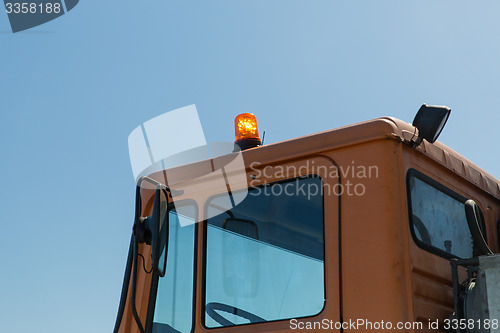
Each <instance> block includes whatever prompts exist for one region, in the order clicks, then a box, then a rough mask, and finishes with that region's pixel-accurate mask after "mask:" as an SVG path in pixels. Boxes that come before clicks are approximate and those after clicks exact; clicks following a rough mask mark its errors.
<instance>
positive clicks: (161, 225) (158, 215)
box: [148, 186, 168, 277]
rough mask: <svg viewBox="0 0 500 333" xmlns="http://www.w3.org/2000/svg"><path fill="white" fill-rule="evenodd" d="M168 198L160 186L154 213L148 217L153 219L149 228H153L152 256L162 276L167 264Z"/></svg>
mask: <svg viewBox="0 0 500 333" xmlns="http://www.w3.org/2000/svg"><path fill="white" fill-rule="evenodd" d="M167 206H168V200H167V195H166V192H165V190H162V189H160V188H159V186H158V187H157V189H156V192H155V201H154V204H153V213H152V214H151V216H150V217H148V219H151V223H150V225H149V228H150V230H151V251H152V254H151V257H152V259H153V268H154V269H155V270H156V272H157V273H158V274H159V275H160V276H161V277H163V276H165V268H166V266H167V256H166V244H167V237H168V214H166V212H167Z"/></svg>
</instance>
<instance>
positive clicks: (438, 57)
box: [0, 0, 500, 333]
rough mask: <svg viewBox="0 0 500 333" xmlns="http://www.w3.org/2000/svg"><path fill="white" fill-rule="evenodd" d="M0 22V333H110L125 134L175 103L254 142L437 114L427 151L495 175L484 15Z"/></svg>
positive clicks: (122, 223)
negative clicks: (246, 130)
mask: <svg viewBox="0 0 500 333" xmlns="http://www.w3.org/2000/svg"><path fill="white" fill-rule="evenodd" d="M1 8H2V11H0V123H1V124H2V130H1V131H0V153H1V155H0V156H1V161H2V163H1V166H0V171H1V176H2V181H3V183H2V188H1V191H0V209H1V217H0V221H1V226H2V232H1V235H2V237H1V238H2V240H1V241H0V263H1V271H0V318H1V322H0V331H2V332H52V333H54V332H56V333H57V332H62V333H67V332H74V333H76V332H85V333H87V332H111V331H112V327H113V324H114V321H115V316H116V312H117V307H118V300H119V296H120V290H121V283H122V278H123V271H124V268H125V260H126V254H127V250H128V242H129V237H130V232H131V227H132V218H133V207H134V186H135V183H134V179H133V176H132V171H131V168H130V164H129V158H128V149H127V137H128V135H129V133H130V132H131V131H132V130H133V129H134V128H135V127H136V126H138V125H139V124H141V123H143V122H144V121H146V120H148V119H151V118H153V117H154V116H157V115H159V114H162V113H164V112H166V111H169V110H172V109H175V108H178V107H182V106H186V105H190V104H196V106H197V109H198V112H199V114H200V118H201V121H202V124H203V126H204V130H205V135H206V138H207V141H211V142H215V141H230V140H232V139H233V119H234V116H235V115H236V114H238V113H241V112H253V113H255V114H256V115H257V117H258V120H259V125H260V129H261V131H263V130H265V131H266V142H268V143H270V142H276V141H281V140H284V139H289V138H293V137H297V136H301V135H306V134H310V133H314V132H317V131H322V130H327V129H330V128H335V127H338V126H341V125H347V124H351V123H355V122H358V121H362V120H367V119H371V118H376V117H380V116H387V115H391V116H395V117H398V118H400V119H403V120H406V121H409V122H411V121H412V119H413V116H414V114H415V113H416V111H417V110H418V108H419V106H420V105H421V104H422V103H424V102H425V103H428V104H445V105H448V106H450V107H451V108H452V110H453V111H452V116H451V118H450V120H449V122H448V124H447V126H446V128H445V130H444V132H443V134H442V136H441V138H440V140H441V141H442V142H444V143H445V144H447V145H449V146H451V147H452V148H453V149H455V150H457V151H458V152H460V153H462V154H463V155H465V156H467V157H468V158H470V159H471V160H472V161H474V162H475V163H477V164H478V165H480V166H481V167H483V168H484V169H486V170H487V171H489V172H490V173H492V174H493V175H494V176H496V177H500V157H499V156H500V154H499V148H498V138H497V137H496V136H497V135H498V133H499V132H498V128H499V124H500V93H499V91H500V81H499V80H500V79H499V78H500V61H499V59H500V42H499V39H500V20H499V19H498V18H499V17H500V2H498V1H482V2H480V3H479V2H474V3H473V2H470V1H451V0H450V1H435V0H432V1H413V2H410V1H396V0H394V1H372V0H367V1H343V2H340V1H333V0H324V1H319V0H316V1H291V0H282V1H275V0H253V1H250V0H246V1H241V0H224V1H218V0H212V1H185V0H182V1H171V0H151V1H146V2H144V1H142V2H137V1H124V0H108V1H85V0H82V1H80V3H79V4H78V5H77V6H76V7H75V8H74V9H73V10H72V11H71V12H69V13H68V14H66V15H64V16H62V17H60V18H58V19H56V20H54V21H52V22H49V23H47V24H45V25H42V26H40V27H38V28H35V29H32V30H29V31H26V32H22V33H17V34H12V33H11V32H10V26H9V24H8V20H7V15H6V13H5V12H4V11H3V5H2V6H1ZM166 144H167V143H166Z"/></svg>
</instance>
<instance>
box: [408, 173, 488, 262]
mask: <svg viewBox="0 0 500 333" xmlns="http://www.w3.org/2000/svg"><path fill="white" fill-rule="evenodd" d="M412 177H414V178H417V179H419V180H420V181H422V182H424V183H426V184H427V185H429V186H432V187H433V188H435V189H436V190H438V191H440V192H442V193H443V194H445V195H447V196H449V197H451V198H453V199H455V200H457V201H459V202H460V203H462V204H465V202H466V201H467V200H468V199H467V198H466V197H464V196H463V195H461V194H459V193H457V192H455V191H453V190H451V189H450V188H449V187H447V186H446V185H444V184H442V183H440V182H438V181H437V180H435V179H433V178H431V177H430V176H428V175H426V174H424V173H422V172H420V171H418V170H416V169H413V168H410V169H408V170H407V172H406V200H407V202H408V220H409V227H410V233H411V236H412V238H413V241H414V242H415V244H416V245H417V246H418V247H419V248H421V249H423V250H425V251H427V252H429V253H431V254H434V255H437V256H439V257H441V258H444V259H447V260H451V259H453V258H457V259H466V258H461V257H459V256H457V255H453V254H451V253H449V252H446V251H444V250H442V249H440V248H437V247H435V246H432V245H429V244H427V243H424V242H422V241H421V240H420V239H418V238H417V236H416V234H415V227H414V224H413V210H412V201H411V189H410V181H411V178H412ZM478 205H479V203H478ZM479 209H481V208H479ZM481 213H482V212H481ZM463 214H464V216H465V209H464V212H463ZM467 228H468V226H467ZM480 228H481V231H482V232H483V235H484V237H485V238H487V235H486V227H485V224H483V225H481V226H480Z"/></svg>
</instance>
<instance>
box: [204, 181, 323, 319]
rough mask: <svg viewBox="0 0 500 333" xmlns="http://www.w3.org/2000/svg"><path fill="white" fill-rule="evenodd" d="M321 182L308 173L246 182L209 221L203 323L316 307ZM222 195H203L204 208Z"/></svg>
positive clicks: (290, 314) (301, 313) (319, 301)
mask: <svg viewBox="0 0 500 333" xmlns="http://www.w3.org/2000/svg"><path fill="white" fill-rule="evenodd" d="M322 186H323V184H322V181H321V179H320V178H318V177H309V178H298V179H293V180H289V181H286V182H280V183H274V184H270V185H267V186H263V187H257V188H252V189H250V190H249V192H248V195H247V197H246V198H245V199H244V200H243V201H242V202H241V203H240V204H238V205H237V206H236V207H234V208H233V209H231V210H230V211H227V212H225V213H223V214H220V215H217V216H215V217H213V218H210V219H209V220H207V224H206V268H205V303H204V305H205V314H204V322H205V326H207V327H209V328H215V327H225V326H233V325H242V324H249V323H258V322H264V321H275V320H282V319H290V318H298V317H306V316H313V315H316V314H318V313H320V312H321V310H322V309H323V306H324V303H325V283H324V275H325V274H324V232H323V230H324V222H323V195H322ZM313 187H314V188H315V190H314V191H311V189H313ZM304 189H305V190H304ZM221 200H225V199H224V197H215V198H212V199H211V200H209V201H208V202H207V206H206V209H207V212H208V213H209V214H210V210H217V209H219V208H218V207H224V205H221V203H222V202H221ZM210 215H212V216H213V215H215V214H210ZM210 215H209V216H210Z"/></svg>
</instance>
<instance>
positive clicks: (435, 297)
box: [115, 105, 500, 333]
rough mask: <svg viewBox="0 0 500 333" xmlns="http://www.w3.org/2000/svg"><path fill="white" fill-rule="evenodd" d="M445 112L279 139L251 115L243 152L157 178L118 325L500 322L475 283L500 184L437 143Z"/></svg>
mask: <svg viewBox="0 0 500 333" xmlns="http://www.w3.org/2000/svg"><path fill="white" fill-rule="evenodd" d="M439 108H440V107H433V106H426V105H424V106H422V108H421V110H420V111H419V114H420V116H419V115H417V117H416V119H415V121H414V124H413V125H412V124H409V123H407V122H404V121H401V120H398V119H395V118H391V117H384V118H378V119H374V120H370V121H366V122H362V123H358V124H354V125H350V126H345V127H341V128H336V129H332V130H328V131H325V132H321V133H316V134H312V135H309V136H305V137H300V138H295V139H291V140H287V141H284V142H279V143H274V144H269V145H260V139H259V138H258V135H257V136H254V137H249V138H251V139H252V140H250V141H248V142H246V143H245V142H244V140H245V137H244V136H243V137H242V136H241V133H239V132H238V126H236V129H237V144H238V145H239V146H240V147H242V148H243V150H242V151H241V152H238V151H235V152H234V153H232V154H227V155H222V156H219V157H216V158H213V159H209V160H203V161H199V162H196V163H191V164H189V165H184V166H179V167H175V168H173V169H171V170H168V172H167V173H166V172H165V171H159V172H155V173H153V174H151V175H149V176H148V177H144V178H143V179H142V183H140V184H138V187H137V197H138V198H137V205H136V209H137V213H136V220H135V226H134V235H133V236H132V241H131V247H130V251H129V258H128V262H127V269H126V273H125V278H124V286H123V292H122V297H121V302H120V306H119V313H118V318H117V324H116V327H115V332H154V333H177V332H183V333H184V332H213V333H218V332H221V333H222V332H241V333H245V332H293V331H299V330H304V331H318V332H320V331H325V330H327V331H328V332H376V331H381V332H385V331H398V332H416V331H423V332H426V331H428V332H438V331H443V332H444V331H453V332H465V331H467V332H475V331H478V330H477V329H483V331H481V332H484V331H488V332H490V331H492V332H493V331H495V330H496V329H497V328H498V319H500V318H492V317H488V313H489V314H492V313H494V310H493V309H489V312H488V313H487V314H486V315H485V316H483V317H478V318H473V317H471V316H470V315H469V312H467V311H468V310H467V309H465V310H464V308H465V307H466V306H468V304H469V303H467V302H468V301H467V296H466V294H467V290H464V288H467V287H463V286H461V283H462V282H463V281H468V283H469V284H467V286H469V287H468V288H469V289H471V288H472V287H471V285H472V286H473V283H472V284H471V282H474V279H475V278H476V277H477V276H478V274H479V272H481V270H478V267H482V266H481V265H479V264H478V263H477V262H476V263H475V264H474V263H473V264H470V258H476V259H477V258H482V257H495V255H494V254H493V253H494V252H499V242H498V224H497V221H499V219H500V181H499V180H498V179H496V178H495V177H493V176H492V175H490V174H488V173H487V172H486V171H484V170H482V169H481V168H480V167H478V166H476V165H475V164H474V163H472V162H470V161H469V160H467V159H466V158H465V157H463V156H461V155H460V154H458V153H456V152H455V151H453V150H452V149H450V148H448V147H447V146H445V145H444V144H442V143H440V142H438V141H435V140H436V138H437V136H438V135H439V132H440V131H441V130H442V128H443V126H444V123H445V122H446V119H447V117H448V115H449V109H447V108H441V109H440V110H438V109H439ZM436 110H438V111H436ZM443 110H444V111H443ZM441 111H443V112H444V113H443V114H442V115H441V114H440V118H439V119H437V120H433V123H432V124H430V125H429V124H426V122H427V121H428V120H426V119H428V118H429V117H427V116H426V114H427V115H429V114H431V115H433V116H436V113H438V112H441ZM419 117H420V120H419V119H418V118H419ZM422 117H423V118H422ZM426 117H427V118H426ZM430 118H432V117H430ZM422 119H423V120H422ZM237 120H238V118H237ZM414 125H415V126H414ZM240 127H241V126H240ZM247 127H248V126H247ZM429 128H430V129H429ZM240 130H241V128H240ZM429 131H430V132H431V133H430V134H429V133H428V132H429ZM254 132H255V131H254ZM238 133H239V134H240V136H239V137H238ZM254 134H255V133H254ZM238 140H239V141H240V142H238ZM241 140H243V141H241ZM237 157H241V158H242V159H243V161H244V167H243V169H242V170H237V168H231V167H230V165H231V163H232V161H235V160H236V158H237ZM207 170H208V171H210V172H208V171H207ZM217 170H222V174H223V176H224V178H223V179H225V180H226V181H216V180H214V179H215V174H216V172H215V171H217ZM237 173H239V177H236V176H235V175H236V174H237ZM166 174H168V175H167V177H165V175H166ZM207 174H208V176H207ZM242 175H243V176H242ZM210 177H212V178H213V179H211V178H210ZM167 180H171V181H167ZM231 180H234V181H231ZM174 201H175V204H174ZM468 212H469V213H470V212H472V213H470V214H468ZM471 214H472V215H471ZM146 225H149V227H148V228H144V226H146ZM466 259H467V260H469V262H467V263H468V264H466V263H464V262H460V260H462V261H463V260H466ZM481 260H482V259H481ZM476 261H477V260H476ZM451 263H455V265H456V266H457V267H458V268H456V269H455V271H454V273H453V271H452V267H451V265H450V264H451ZM457 263H458V264H457ZM473 267H476V268H473ZM452 273H453V274H452ZM454 274H455V275H456V276H453V275H454ZM454 280H455V285H454V284H453V281H454ZM490 280H491V279H490ZM490 280H488V281H490ZM457 281H458V284H457ZM499 281H500V280H499ZM488 283H489V282H488ZM490 284H491V283H489V284H488V287H489V286H490ZM464 286H466V285H465V284H464ZM469 294H470V293H469ZM490 297H491V295H490ZM478 302H479V301H476V303H473V304H475V305H473V306H472V307H473V308H474V309H478V306H479V305H478V304H479V303H478ZM490 303H491V302H490ZM490 303H488V301H486V300H485V301H483V302H482V305H481V306H486V307H487V305H488V304H490ZM490 306H491V304H490ZM471 320H472V324H471ZM464 323H466V325H465V326H467V325H468V326H467V327H464V325H463V324H464ZM471 325H472V327H471ZM479 326H481V327H479ZM479 331H480V330H479ZM479 331H478V332H479Z"/></svg>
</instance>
